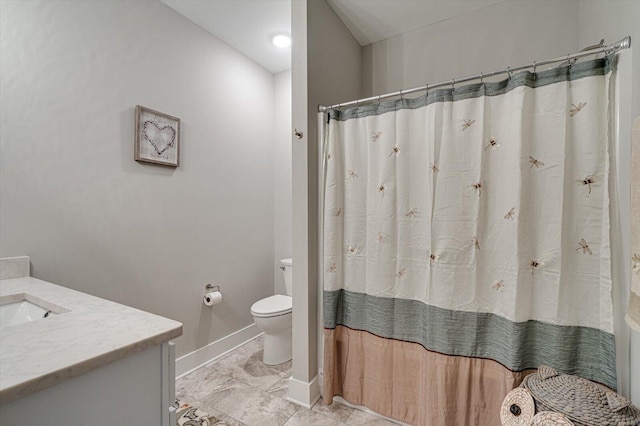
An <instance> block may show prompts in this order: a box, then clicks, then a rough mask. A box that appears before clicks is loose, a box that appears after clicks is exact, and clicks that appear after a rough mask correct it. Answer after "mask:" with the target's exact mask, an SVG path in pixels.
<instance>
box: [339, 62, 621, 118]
mask: <svg viewBox="0 0 640 426" xmlns="http://www.w3.org/2000/svg"><path fill="white" fill-rule="evenodd" d="M612 67H613V63H612V59H610V58H608V57H607V58H602V59H595V60H592V61H586V62H581V63H578V64H575V65H572V66H571V67H568V66H565V67H557V68H552V69H549V70H546V71H542V72H537V73H535V74H534V73H532V72H526V71H525V72H520V73H517V74H514V75H513V77H512V78H509V79H506V80H502V81H499V82H495V83H476V84H469V85H466V86H461V87H456V88H455V90H451V89H450V88H445V89H437V90H432V91H430V92H429V93H428V95H423V96H420V97H417V98H413V99H408V98H406V99H398V100H392V101H383V102H380V103H376V104H371V105H363V106H360V107H353V108H349V109H345V110H339V109H334V110H331V111H330V112H329V114H330V117H331V119H332V120H338V121H346V120H350V119H354V118H363V117H367V116H371V115H380V114H384V113H386V112H390V111H398V110H401V109H417V108H421V107H423V106H426V105H430V104H433V103H436V102H452V101H460V100H464V99H471V98H478V97H480V96H498V95H504V94H505V93H508V92H509V91H511V90H513V89H515V88H516V87H521V86H526V87H531V88H538V87H543V86H547V85H549V84H554V83H559V82H561V81H574V80H579V79H581V78H584V77H591V76H595V75H605V74H607V73H608V72H609V71H611V70H612Z"/></svg>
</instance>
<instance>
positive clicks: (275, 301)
mask: <svg viewBox="0 0 640 426" xmlns="http://www.w3.org/2000/svg"><path fill="white" fill-rule="evenodd" d="M292 307H293V299H291V296H285V295H284V294H276V295H273V296H269V297H266V298H264V299H262V300H258V301H257V302H256V303H254V304H253V305H252V306H251V314H252V315H253V316H254V317H258V318H269V317H277V316H281V315H286V314H290V313H291V310H292Z"/></svg>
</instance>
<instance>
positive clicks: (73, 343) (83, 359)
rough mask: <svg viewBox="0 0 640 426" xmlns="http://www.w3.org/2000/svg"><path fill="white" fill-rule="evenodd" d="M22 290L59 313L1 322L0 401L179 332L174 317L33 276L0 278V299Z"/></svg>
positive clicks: (87, 370)
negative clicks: (30, 319) (6, 324)
mask: <svg viewBox="0 0 640 426" xmlns="http://www.w3.org/2000/svg"><path fill="white" fill-rule="evenodd" d="M22 293H26V294H28V295H30V297H31V298H32V299H33V300H34V301H37V302H42V301H45V302H47V303H46V304H45V303H40V304H41V305H45V307H46V308H47V309H50V310H53V311H54V312H63V313H61V314H59V315H51V316H49V317H48V318H44V319H39V320H36V321H31V322H25V323H22V324H16V325H12V326H8V327H3V328H0V405H3V404H6V403H8V402H11V401H14V400H17V399H20V398H22V397H24V396H26V395H29V394H32V393H35V392H37V391H39V390H42V389H45V388H48V387H50V386H54V385H56V384H58V383H60V382H63V381H65V380H68V379H71V378H73V377H76V376H79V375H81V374H84V373H87V372H89V371H92V370H95V369H97V368H100V367H102V366H104V365H107V364H109V363H111V362H114V361H116V360H119V359H122V358H125V357H127V356H128V355H130V354H131V353H134V352H137V351H142V350H144V349H146V348H149V347H151V346H155V345H158V344H161V343H164V342H166V341H168V340H170V339H173V338H176V337H178V336H180V335H181V334H182V324H181V323H179V322H177V321H173V320H170V319H167V318H164V317H161V316H158V315H154V314H150V313H148V312H144V311H140V310H138V309H134V308H131V307H129V306H124V305H121V304H119V303H114V302H111V301H108V300H105V299H101V298H99V297H95V296H91V295H88V294H85V293H81V292H79V291H75V290H71V289H68V288H65V287H62V286H59V285H55V284H52V283H49V282H46V281H42V280H39V279H36V278H33V277H25V278H14V279H6V280H0V297H2V298H3V299H5V300H6V299H9V298H12V297H10V295H16V294H22ZM13 298H16V297H15V296H14V297H13Z"/></svg>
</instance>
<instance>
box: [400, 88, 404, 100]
mask: <svg viewBox="0 0 640 426" xmlns="http://www.w3.org/2000/svg"><path fill="white" fill-rule="evenodd" d="M400 100H402V101H403V100H404V94H403V93H402V89H400Z"/></svg>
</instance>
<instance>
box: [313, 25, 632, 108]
mask: <svg viewBox="0 0 640 426" xmlns="http://www.w3.org/2000/svg"><path fill="white" fill-rule="evenodd" d="M603 43H604V40H602V41H601V42H600V44H598V45H596V46H590V47H587V48H585V49H582V50H581V51H580V52H578V53H574V54H572V55H566V56H562V57H559V58H554V59H548V60H546V61H541V62H536V61H533V62H532V63H530V64H527V65H520V66H517V67H507V68H506V69H501V70H498V71H492V72H487V73H480V74H476V75H471V76H468V77H462V78H453V79H451V80H447V81H442V82H440V83H434V84H427V85H425V86H420V87H414V88H413V89H406V90H400V91H398V92H391V93H386V94H384V95H378V96H371V97H369V98H363V99H358V100H356V101H349V102H343V103H340V104H335V105H331V106H323V105H319V106H318V112H326V111H329V110H331V109H334V108H342V107H347V106H352V105H356V106H358V105H361V104H366V103H369V102H374V101H380V100H382V99H386V98H393V97H396V96H400V97H402V96H404V95H408V94H410V93H415V92H420V91H423V90H426V91H429V90H431V89H435V88H438V87H443V86H452V87H454V88H455V84H456V83H465V82H467V81H471V80H478V79H480V81H482V79H483V78H485V77H493V76H495V75H500V74H507V73H508V74H511V73H513V72H515V71H521V70H525V69H528V68H533V72H534V73H535V72H536V67H539V66H543V65H548V64H553V63H556V62H568V63H569V64H571V63H572V61H573V62H575V60H576V59H578V58H581V57H583V56H588V55H597V54H598V53H602V52H604V53H605V54H607V55H609V54H611V53H616V52H618V51H620V50H622V49H628V48H629V47H631V37H630V36H626V37H625V38H623V39H622V40H620V41H618V42H616V43H612V44H610V45H608V46H603V45H602V44H603Z"/></svg>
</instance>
